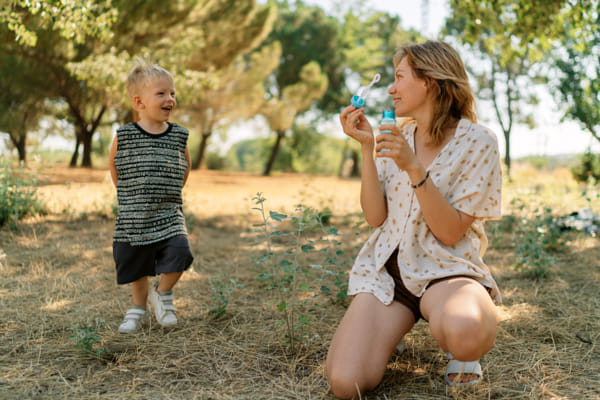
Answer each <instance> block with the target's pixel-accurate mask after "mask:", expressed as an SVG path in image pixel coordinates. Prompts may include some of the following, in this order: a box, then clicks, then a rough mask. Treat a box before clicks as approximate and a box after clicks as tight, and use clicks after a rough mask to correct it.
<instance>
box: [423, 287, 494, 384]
mask: <svg viewBox="0 0 600 400" xmlns="http://www.w3.org/2000/svg"><path fill="white" fill-rule="evenodd" d="M421 313H422V314H423V317H424V318H425V319H427V320H428V321H429V329H430V330H431V334H432V335H433V337H434V338H435V339H436V340H437V341H438V343H439V344H440V346H441V347H442V349H443V350H444V351H446V352H449V353H451V354H452V356H453V357H454V359H456V360H459V361H475V360H478V359H479V358H480V357H481V356H483V355H484V354H485V353H487V352H488V351H490V349H491V348H492V347H493V346H494V340H495V338H496V326H497V324H498V313H497V310H496V306H495V305H494V302H493V301H492V299H491V297H490V295H489V294H488V292H487V290H486V289H485V288H484V287H483V286H482V285H481V284H480V283H479V282H477V281H475V280H474V279H470V278H464V277H459V278H452V279H448V280H444V281H441V282H438V283H435V284H433V285H432V286H431V287H430V288H428V289H427V290H426V291H425V293H424V294H423V296H422V297H421ZM449 378H450V379H453V376H450V377H449ZM472 379H473V377H472V376H464V377H463V381H469V380H472Z"/></svg>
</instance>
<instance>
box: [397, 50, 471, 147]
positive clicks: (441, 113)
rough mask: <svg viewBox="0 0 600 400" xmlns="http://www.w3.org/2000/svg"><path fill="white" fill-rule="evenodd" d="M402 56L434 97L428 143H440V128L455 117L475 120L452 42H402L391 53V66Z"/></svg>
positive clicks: (441, 135) (464, 73) (465, 73)
mask: <svg viewBox="0 0 600 400" xmlns="http://www.w3.org/2000/svg"><path fill="white" fill-rule="evenodd" d="M405 57H406V61H407V62H408V65H410V67H411V68H412V70H413V71H414V73H415V75H416V76H417V77H418V78H419V79H424V80H426V81H428V82H429V83H430V85H431V90H432V95H433V96H434V99H436V101H435V106H434V113H433V120H432V121H431V138H432V140H431V141H432V143H434V144H440V143H441V142H442V140H443V138H444V130H445V129H447V128H449V127H451V126H453V124H454V123H455V121H456V120H459V119H461V118H466V119H468V120H470V121H471V122H477V116H476V114H475V97H474V96H473V92H472V90H471V86H469V78H468V77H467V72H466V71H465V66H464V64H463V62H462V60H461V58H460V55H459V54H458V52H457V51H456V50H454V48H452V46H450V45H449V44H447V43H445V42H442V41H433V40H428V41H426V42H424V43H421V44H410V45H407V46H403V47H401V48H400V49H399V50H398V52H396V54H395V55H394V68H395V67H397V66H398V64H400V62H401V61H402V59H403V58H405Z"/></svg>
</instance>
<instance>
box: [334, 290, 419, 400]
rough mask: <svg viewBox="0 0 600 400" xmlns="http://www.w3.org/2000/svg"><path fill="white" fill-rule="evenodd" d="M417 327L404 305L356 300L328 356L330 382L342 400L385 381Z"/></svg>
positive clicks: (365, 298)
mask: <svg viewBox="0 0 600 400" xmlns="http://www.w3.org/2000/svg"><path fill="white" fill-rule="evenodd" d="M414 324H415V317H414V315H413V313H412V312H411V311H410V310H409V309H408V308H407V307H406V306H404V305H402V304H400V303H398V302H393V303H392V304H390V305H389V306H386V305H385V304H383V303H381V302H380V301H379V300H378V299H377V298H376V297H375V296H373V295H372V294H369V293H360V294H358V295H356V297H355V298H354V299H353V300H352V303H351V304H350V307H348V310H347V311H346V314H345V315H344V318H343V319H342V322H341V323H340V325H339V327H338V328H337V330H336V332H335V335H334V336H333V340H332V341H331V346H330V347H329V352H328V354H327V363H326V370H327V378H328V379H329V385H330V386H331V390H332V391H333V394H334V395H335V396H336V397H338V398H340V399H350V398H358V395H359V391H360V393H363V392H365V391H366V390H370V389H373V388H374V387H375V386H377V385H378V384H379V382H380V381H381V379H382V378H383V374H384V372H385V368H386V366H387V363H388V361H389V359H390V357H391V356H392V354H393V352H394V350H395V348H396V345H397V344H398V343H400V340H402V337H403V336H404V335H405V334H406V333H407V332H408V331H409V330H410V329H411V328H412V327H413V325H414Z"/></svg>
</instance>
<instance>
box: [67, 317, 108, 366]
mask: <svg viewBox="0 0 600 400" xmlns="http://www.w3.org/2000/svg"><path fill="white" fill-rule="evenodd" d="M102 325H104V321H98V319H96V326H95V327H91V326H87V325H79V324H75V325H73V326H71V327H69V328H68V329H69V330H70V331H71V332H73V336H72V337H71V339H70V340H72V341H74V342H76V346H77V347H78V348H79V349H81V351H82V352H83V354H86V355H93V356H96V357H100V355H101V354H102V353H103V352H105V351H106V350H105V349H104V347H102V346H99V343H100V340H101V337H100V334H99V333H98V329H100V327H101V326H102Z"/></svg>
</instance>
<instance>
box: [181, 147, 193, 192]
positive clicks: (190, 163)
mask: <svg viewBox="0 0 600 400" xmlns="http://www.w3.org/2000/svg"><path fill="white" fill-rule="evenodd" d="M184 157H185V160H186V161H187V169H186V170H185V174H184V175H183V186H185V182H186V181H187V178H188V176H189V175H190V171H191V170H192V159H191V157H190V151H189V150H188V147H187V146H185V153H184Z"/></svg>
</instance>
